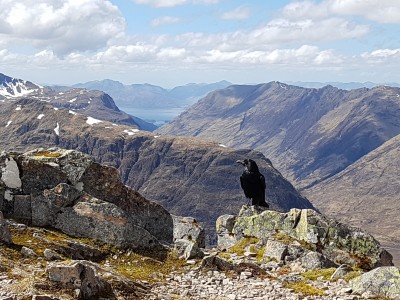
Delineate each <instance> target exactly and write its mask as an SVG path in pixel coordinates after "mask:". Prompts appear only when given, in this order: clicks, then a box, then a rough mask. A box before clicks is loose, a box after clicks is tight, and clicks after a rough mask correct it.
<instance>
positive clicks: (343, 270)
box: [331, 265, 353, 280]
mask: <svg viewBox="0 0 400 300" xmlns="http://www.w3.org/2000/svg"><path fill="white" fill-rule="evenodd" d="M352 270H353V269H352V268H351V267H350V266H348V265H340V266H339V267H338V268H337V269H336V270H335V272H333V274H332V276H331V280H332V279H336V278H340V277H343V276H345V275H346V274H347V273H349V272H351V271H352Z"/></svg>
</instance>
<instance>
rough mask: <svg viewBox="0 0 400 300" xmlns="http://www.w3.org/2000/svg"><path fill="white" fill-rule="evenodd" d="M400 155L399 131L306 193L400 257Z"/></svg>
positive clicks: (326, 209) (327, 210)
mask: <svg viewBox="0 0 400 300" xmlns="http://www.w3.org/2000/svg"><path fill="white" fill-rule="evenodd" d="M399 157H400V135H397V136H395V137H393V138H391V139H390V140H388V141H387V142H385V143H384V144H383V145H381V146H380V147H378V148H377V149H375V150H373V151H371V152H370V153H368V154H367V155H365V156H363V157H362V158H361V159H359V160H358V161H356V162H355V163H353V164H352V165H350V166H349V167H347V168H346V169H345V170H343V171H342V172H340V173H338V174H336V175H335V176H333V177H331V178H329V179H327V180H325V181H323V182H321V183H320V184H318V185H316V186H315V187H313V188H310V189H308V190H305V191H303V193H304V194H305V195H306V196H308V197H309V198H310V199H312V200H313V201H312V202H313V204H315V205H316V206H317V207H318V208H319V209H320V210H321V211H322V212H324V213H325V214H328V215H333V216H336V217H339V218H340V219H341V220H343V221H345V222H352V223H353V224H354V225H355V226H358V227H361V228H365V229H366V230H368V231H369V232H371V233H373V234H374V235H375V236H376V237H378V238H379V239H380V240H381V242H383V244H384V245H385V246H386V247H387V249H388V250H389V251H390V252H391V253H392V252H393V253H392V254H394V255H395V256H396V257H398V258H400V249H399V248H398V245H400V238H399V237H400V227H399V218H398V211H399V207H400V205H399V203H400V180H399V178H400V160H399ZM398 262H400V259H399V260H398Z"/></svg>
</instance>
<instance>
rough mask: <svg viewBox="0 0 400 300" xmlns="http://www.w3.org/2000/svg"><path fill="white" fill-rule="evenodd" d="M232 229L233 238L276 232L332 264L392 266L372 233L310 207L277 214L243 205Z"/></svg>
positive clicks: (261, 237) (262, 235)
mask: <svg viewBox="0 0 400 300" xmlns="http://www.w3.org/2000/svg"><path fill="white" fill-rule="evenodd" d="M232 232H233V234H234V236H235V239H236V240H240V239H241V238H242V237H245V236H253V237H257V238H259V239H260V240H263V239H266V238H271V239H274V235H275V234H276V233H277V232H279V233H281V234H283V235H286V236H288V237H290V238H291V239H293V240H297V241H301V242H302V243H304V244H305V245H307V247H308V248H309V250H313V251H316V252H319V253H321V254H322V255H323V256H324V257H326V258H327V259H328V260H330V261H332V262H334V263H336V264H343V263H346V264H349V265H355V266H358V267H361V268H363V269H366V270H370V269H372V268H375V267H378V266H388V265H393V263H392V256H391V255H390V254H389V253H388V252H387V251H386V250H385V249H383V248H382V247H381V245H380V244H379V242H378V241H377V240H375V238H374V237H373V236H372V235H370V234H368V233H366V232H364V231H362V230H361V229H359V228H355V227H351V226H348V225H345V224H342V223H339V222H337V221H335V220H334V219H330V218H327V217H326V216H324V215H321V214H319V213H318V212H316V211H314V210H310V209H303V210H301V209H291V210H290V211H289V212H287V213H280V212H276V211H272V210H263V211H260V210H257V209H256V208H254V207H248V206H243V208H242V209H241V211H240V213H239V215H238V217H237V219H236V222H235V225H234V227H233V230H232Z"/></svg>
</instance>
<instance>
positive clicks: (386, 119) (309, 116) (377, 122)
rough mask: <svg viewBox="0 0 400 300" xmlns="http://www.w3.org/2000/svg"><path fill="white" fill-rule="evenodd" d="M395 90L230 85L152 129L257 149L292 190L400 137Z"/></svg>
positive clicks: (399, 109) (398, 99) (398, 92)
mask: <svg viewBox="0 0 400 300" xmlns="http://www.w3.org/2000/svg"><path fill="white" fill-rule="evenodd" d="M399 95H400V89H399V88H391V87H384V86H380V87H375V88H373V89H366V88H363V89H356V90H351V91H346V90H340V89H338V88H335V87H332V86H326V87H324V88H321V89H308V88H301V87H296V86H289V85H286V84H283V83H280V82H271V83H267V84H260V85H252V86H240V85H236V86H230V87H228V88H226V89H223V90H219V91H215V92H213V93H210V94H209V95H207V97H205V98H203V99H201V100H199V101H198V102H197V103H196V104H195V105H193V106H192V107H191V108H190V109H188V110H187V111H186V112H184V113H182V114H181V115H180V116H179V117H178V118H176V119H175V120H173V121H172V122H170V123H169V124H166V125H164V126H162V127H161V128H159V129H158V130H157V131H158V132H160V133H162V134H172V135H186V136H197V137H202V138H208V139H212V140H217V141H220V142H221V143H224V144H225V145H227V146H230V147H235V148H250V149H256V150H259V151H261V152H263V153H264V154H265V155H266V156H267V157H268V158H269V159H271V161H272V162H273V163H274V164H276V165H277V166H278V168H279V170H281V171H282V172H283V174H284V175H285V176H286V177H287V178H289V179H290V180H291V181H292V182H294V183H295V185H296V186H297V187H299V188H305V187H309V186H312V185H315V184H316V183H318V182H320V181H322V180H324V179H326V178H329V177H331V176H333V175H334V174H336V173H338V172H340V171H342V170H343V169H345V168H346V167H347V166H349V165H351V164H352V163H353V162H355V161H356V160H357V159H359V158H361V157H362V156H363V155H365V154H367V153H368V152H370V151H372V150H373V149H375V148H377V147H378V146H380V145H381V144H382V143H384V142H385V141H387V140H389V139H390V138H392V137H394V136H395V135H397V134H399V133H400V119H399V117H400V96H399Z"/></svg>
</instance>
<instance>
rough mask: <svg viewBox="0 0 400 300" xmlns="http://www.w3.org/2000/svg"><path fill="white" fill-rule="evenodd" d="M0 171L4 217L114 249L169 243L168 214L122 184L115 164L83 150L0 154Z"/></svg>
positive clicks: (171, 238)
mask: <svg viewBox="0 0 400 300" xmlns="http://www.w3.org/2000/svg"><path fill="white" fill-rule="evenodd" d="M0 170H1V180H0V210H1V211H3V212H4V214H5V216H6V217H10V218H15V219H18V220H20V221H22V222H24V223H27V224H33V225H35V226H50V227H54V228H57V229H60V230H62V231H63V232H65V233H68V234H71V235H75V236H79V237H87V238H94V239H98V240H101V241H103V242H107V243H110V244H113V245H116V246H118V247H132V248H152V247H154V246H156V245H159V244H160V242H161V243H168V244H171V243H172V242H173V221H172V217H171V215H170V214H169V212H168V211H166V210H165V209H164V208H163V207H162V206H160V205H159V204H157V203H155V202H151V201H148V200H147V199H145V198H144V197H142V196H141V195H140V194H139V193H137V192H136V191H133V190H132V189H130V188H128V187H127V186H125V185H124V184H123V183H122V182H121V180H120V178H119V175H118V172H117V169H116V168H114V167H109V166H104V165H100V164H98V163H96V162H94V160H93V159H92V158H91V157H89V156H88V155H86V154H83V153H80V152H78V151H74V150H64V149H60V148H50V149H36V150H32V151H29V152H27V153H24V154H18V153H12V154H7V153H2V154H1V156H0Z"/></svg>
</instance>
